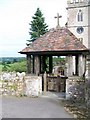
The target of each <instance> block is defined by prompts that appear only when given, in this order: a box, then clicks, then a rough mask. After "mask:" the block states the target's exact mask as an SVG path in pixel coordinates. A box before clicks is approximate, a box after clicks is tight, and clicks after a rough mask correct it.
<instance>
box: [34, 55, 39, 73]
mask: <svg viewBox="0 0 90 120" xmlns="http://www.w3.org/2000/svg"><path fill="white" fill-rule="evenodd" d="M34 62H35V63H34V64H35V65H34V72H35V74H36V75H39V74H40V57H39V56H35V59H34Z"/></svg>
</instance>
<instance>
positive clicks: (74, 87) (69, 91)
mask: <svg viewBox="0 0 90 120" xmlns="http://www.w3.org/2000/svg"><path fill="white" fill-rule="evenodd" d="M85 87H86V86H85V81H84V80H83V79H81V78H80V77H78V76H72V77H69V78H68V79H67V80H66V99H72V100H73V101H79V100H85V94H86V93H85Z"/></svg>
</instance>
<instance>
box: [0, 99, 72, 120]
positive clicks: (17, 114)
mask: <svg viewBox="0 0 90 120" xmlns="http://www.w3.org/2000/svg"><path fill="white" fill-rule="evenodd" d="M2 117H3V118H72V116H71V115H69V114H68V113H67V112H66V111H65V110H64V108H63V106H61V105H60V103H59V101H58V100H56V99H54V98H49V97H40V98H29V97H21V98H20V97H3V98H2Z"/></svg>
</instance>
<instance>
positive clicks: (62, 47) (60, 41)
mask: <svg viewBox="0 0 90 120" xmlns="http://www.w3.org/2000/svg"><path fill="white" fill-rule="evenodd" d="M83 50H84V51H85V50H87V48H86V47H85V46H84V45H83V44H82V43H81V41H80V40H79V39H78V38H77V37H76V36H75V35H74V34H73V33H72V32H70V30H69V29H67V28H65V27H62V28H60V29H56V28H52V29H50V30H49V31H48V32H47V33H45V34H44V35H43V36H41V37H40V38H38V39H37V40H35V41H34V42H33V43H32V44H31V45H30V46H28V47H26V48H24V49H23V50H22V51H20V53H22V54H25V53H30V52H32V53H33V52H49V51H50V52H53V51H61V52H62V51H83Z"/></svg>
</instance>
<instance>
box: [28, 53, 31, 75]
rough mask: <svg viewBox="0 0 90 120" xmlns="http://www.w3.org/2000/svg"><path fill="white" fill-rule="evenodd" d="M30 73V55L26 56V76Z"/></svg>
mask: <svg viewBox="0 0 90 120" xmlns="http://www.w3.org/2000/svg"><path fill="white" fill-rule="evenodd" d="M30 73H31V55H27V74H30Z"/></svg>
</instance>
